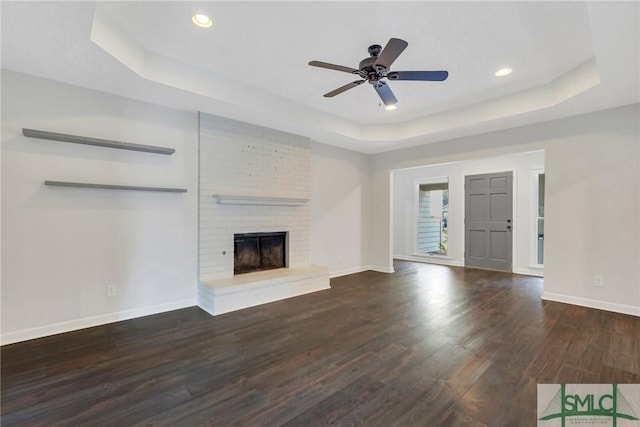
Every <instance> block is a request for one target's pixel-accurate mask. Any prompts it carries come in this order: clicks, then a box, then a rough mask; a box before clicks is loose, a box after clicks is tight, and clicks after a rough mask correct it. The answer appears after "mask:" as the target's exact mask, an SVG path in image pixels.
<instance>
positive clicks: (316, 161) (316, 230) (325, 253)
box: [311, 143, 369, 277]
mask: <svg viewBox="0 0 640 427" xmlns="http://www.w3.org/2000/svg"><path fill="white" fill-rule="evenodd" d="M311 190H312V195H313V196H312V198H311V261H312V262H313V263H314V264H320V265H327V266H329V268H330V274H331V276H332V277H336V276H341V275H344V274H350V273H355V272H358V271H363V270H366V269H368V268H369V266H368V265H367V264H368V262H367V260H368V257H367V253H368V250H367V249H368V248H367V244H368V235H369V156H367V155H365V154H361V153H355V152H353V151H347V150H342V149H339V148H335V147H331V146H328V145H324V144H318V143H312V144H311Z"/></svg>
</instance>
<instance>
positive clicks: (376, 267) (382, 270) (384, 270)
mask: <svg viewBox="0 0 640 427" xmlns="http://www.w3.org/2000/svg"><path fill="white" fill-rule="evenodd" d="M365 270H371V271H377V272H378V273H395V272H396V271H395V270H394V269H393V266H391V267H384V266H381V265H367V266H365Z"/></svg>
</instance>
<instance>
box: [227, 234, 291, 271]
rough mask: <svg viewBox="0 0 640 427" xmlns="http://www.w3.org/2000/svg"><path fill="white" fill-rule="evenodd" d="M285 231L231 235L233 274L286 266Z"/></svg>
mask: <svg viewBox="0 0 640 427" xmlns="http://www.w3.org/2000/svg"><path fill="white" fill-rule="evenodd" d="M286 242H287V233H286V232H285V231H283V232H275V233H244V234H234V235H233V274H244V273H251V272H254V271H262V270H273V269H276V268H283V267H286V266H287V258H286V246H287V245H286Z"/></svg>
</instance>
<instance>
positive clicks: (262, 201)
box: [213, 194, 309, 206]
mask: <svg viewBox="0 0 640 427" xmlns="http://www.w3.org/2000/svg"><path fill="white" fill-rule="evenodd" d="M213 197H214V199H216V202H217V203H219V204H221V205H269V206H302V205H304V204H305V203H307V202H308V201H309V199H302V198H296V197H272V196H244V195H231V194H214V195H213Z"/></svg>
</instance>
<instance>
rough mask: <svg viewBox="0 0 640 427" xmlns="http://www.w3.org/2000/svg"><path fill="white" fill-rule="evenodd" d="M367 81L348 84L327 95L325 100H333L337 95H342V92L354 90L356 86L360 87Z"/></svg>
mask: <svg viewBox="0 0 640 427" xmlns="http://www.w3.org/2000/svg"><path fill="white" fill-rule="evenodd" d="M365 81H366V80H356V81H355V82H351V83H347V84H346V85H344V86H340V87H339V88H338V89H335V90H332V91H331V92H328V93H325V94H324V97H325V98H331V97H334V96H336V95H340V94H341V93H342V92H344V91H346V90H349V89H352V88H354V87H356V86H360V85H361V84H362V83H364V82H365Z"/></svg>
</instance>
